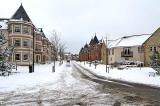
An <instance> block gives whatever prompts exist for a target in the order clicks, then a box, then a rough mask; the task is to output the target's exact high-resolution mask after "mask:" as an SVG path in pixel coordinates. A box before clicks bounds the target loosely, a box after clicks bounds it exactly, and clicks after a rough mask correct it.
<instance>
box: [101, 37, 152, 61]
mask: <svg viewBox="0 0 160 106" xmlns="http://www.w3.org/2000/svg"><path fill="white" fill-rule="evenodd" d="M150 36H151V34H142V35H132V36H124V37H121V38H119V39H116V40H107V44H106V42H105V41H104V42H105V44H104V46H102V49H105V46H106V45H107V46H108V48H107V55H105V56H103V55H102V62H103V61H104V62H103V63H104V64H106V62H105V61H106V60H105V59H106V56H107V64H113V63H116V62H123V61H133V62H137V61H138V62H142V63H145V62H146V61H145V55H144V54H145V48H146V47H144V43H145V42H146V41H148V39H149V38H150ZM152 36H154V35H152ZM150 41H151V40H150ZM151 42H154V41H151ZM105 50H106V49H105ZM105 50H101V51H103V52H104V51H105ZM104 58H105V59H104Z"/></svg>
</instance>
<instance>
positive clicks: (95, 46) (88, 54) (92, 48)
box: [79, 35, 102, 62]
mask: <svg viewBox="0 0 160 106" xmlns="http://www.w3.org/2000/svg"><path fill="white" fill-rule="evenodd" d="M101 47H102V42H101V41H99V40H98V38H97V36H96V35H95V36H94V38H92V39H91V41H90V43H89V45H88V44H87V43H86V44H85V46H84V47H83V48H81V50H80V52H79V59H80V61H90V62H92V61H101Z"/></svg>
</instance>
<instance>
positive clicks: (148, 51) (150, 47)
mask: <svg viewBox="0 0 160 106" xmlns="http://www.w3.org/2000/svg"><path fill="white" fill-rule="evenodd" d="M143 51H144V65H145V66H149V65H150V64H151V63H152V60H151V59H150V56H152V55H153V53H154V51H160V28H158V29H157V30H156V31H155V32H154V33H153V34H152V35H151V36H150V37H149V38H148V39H147V40H145V42H144V43H143Z"/></svg>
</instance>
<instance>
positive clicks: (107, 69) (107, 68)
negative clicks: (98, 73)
mask: <svg viewBox="0 0 160 106" xmlns="http://www.w3.org/2000/svg"><path fill="white" fill-rule="evenodd" d="M105 45H106V47H105V49H106V73H107V72H108V73H109V67H107V60H108V50H107V49H108V43H107V36H106V44H105Z"/></svg>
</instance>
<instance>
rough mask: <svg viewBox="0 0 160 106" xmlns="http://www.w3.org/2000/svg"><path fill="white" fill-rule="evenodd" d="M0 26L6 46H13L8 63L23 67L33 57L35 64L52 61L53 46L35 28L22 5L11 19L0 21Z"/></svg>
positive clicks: (41, 31)
mask: <svg viewBox="0 0 160 106" xmlns="http://www.w3.org/2000/svg"><path fill="white" fill-rule="evenodd" d="M0 25H1V26H2V27H1V28H0V31H3V32H5V34H6V37H7V39H8V46H15V48H14V53H12V55H11V56H10V57H9V61H11V62H13V63H16V64H18V65H25V66H26V65H30V64H32V62H33V57H34V61H35V62H36V63H46V62H47V61H52V59H53V58H52V59H51V57H53V56H52V55H53V51H51V50H52V49H51V48H53V47H52V46H53V45H51V43H50V42H49V40H48V39H47V38H46V36H45V34H44V32H43V30H42V29H39V28H36V27H35V25H34V24H33V23H32V21H31V19H30V18H29V16H28V14H27V13H26V11H25V9H24V8H23V6H22V4H21V5H20V7H19V8H18V9H17V11H16V12H15V13H14V14H13V16H12V17H11V18H9V19H0ZM33 49H34V50H33ZM33 53H34V56H33Z"/></svg>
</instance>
